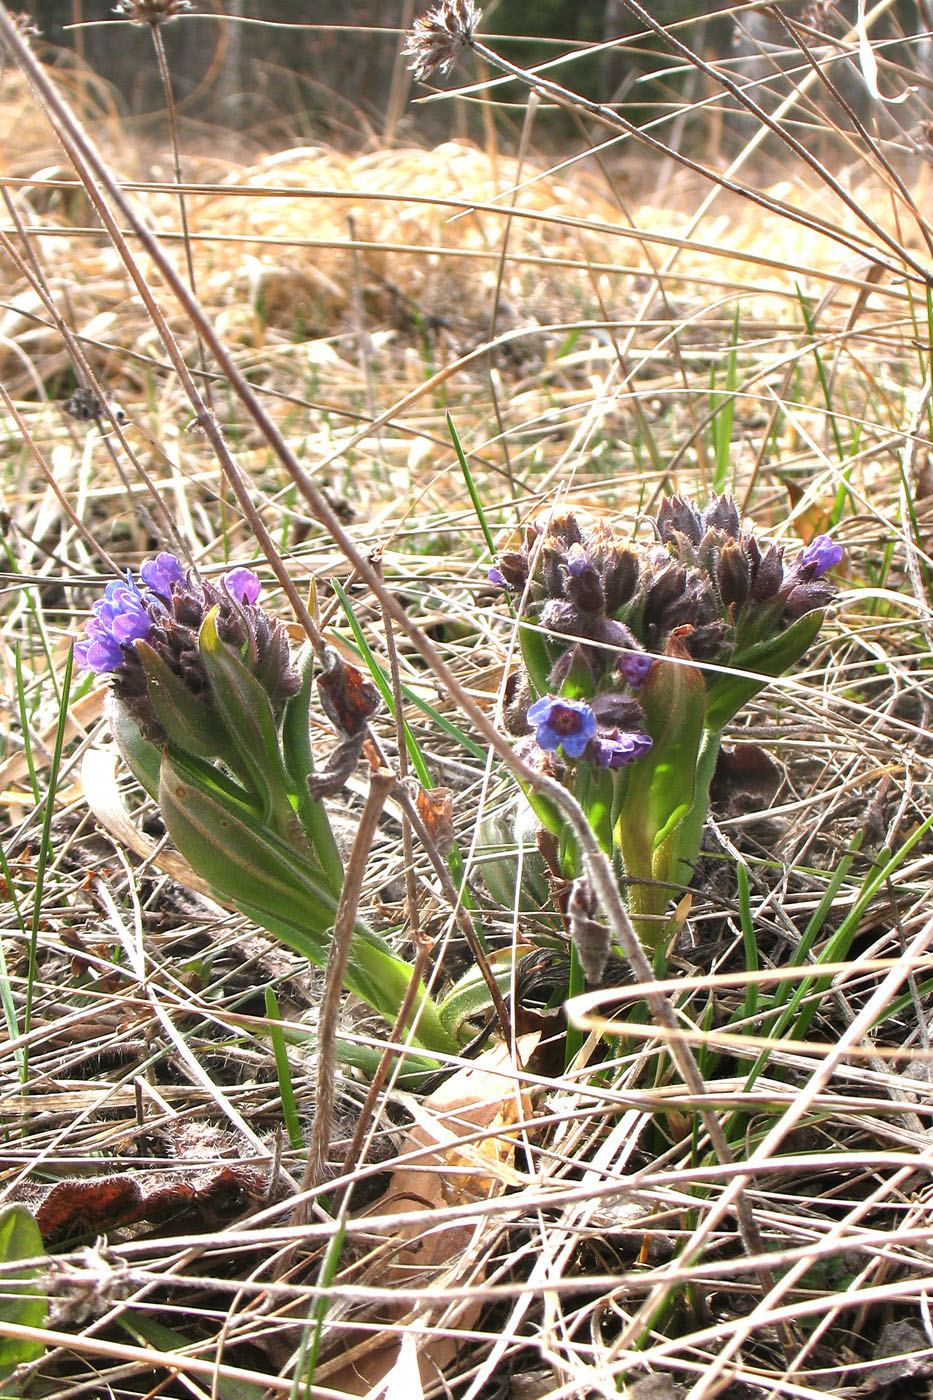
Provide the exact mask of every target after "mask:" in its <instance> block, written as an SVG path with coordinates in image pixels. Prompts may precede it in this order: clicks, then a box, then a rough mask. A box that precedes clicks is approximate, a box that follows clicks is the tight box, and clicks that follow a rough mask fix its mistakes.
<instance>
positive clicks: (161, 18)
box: [113, 0, 194, 27]
mask: <svg viewBox="0 0 933 1400" xmlns="http://www.w3.org/2000/svg"><path fill="white" fill-rule="evenodd" d="M113 8H114V14H118V15H125V16H126V18H127V19H128V20H129V21H130V23H131V24H151V25H152V26H153V27H155V26H156V25H159V24H165V23H166V22H167V21H168V20H170V19H175V18H177V16H178V15H180V14H181V12H182V11H183V10H191V9H193V8H194V6H193V5H192V3H191V0H118V3H117V4H116V5H114V7H113Z"/></svg>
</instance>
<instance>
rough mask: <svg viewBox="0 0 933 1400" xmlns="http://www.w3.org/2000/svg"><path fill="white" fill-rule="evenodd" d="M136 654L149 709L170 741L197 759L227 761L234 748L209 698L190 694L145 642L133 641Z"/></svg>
mask: <svg viewBox="0 0 933 1400" xmlns="http://www.w3.org/2000/svg"><path fill="white" fill-rule="evenodd" d="M136 655H137V656H138V657H139V659H140V661H141V662H142V667H143V670H144V671H145V673H146V681H147V685H148V696H149V700H150V702H151V704H152V708H153V709H154V710H155V712H156V716H157V717H158V720H159V723H160V724H161V726H162V728H163V729H164V730H165V733H166V737H167V738H168V740H169V742H170V743H171V744H174V745H175V747H176V748H179V749H182V750H183V751H184V752H185V753H192V754H195V755H197V757H198V758H220V759H223V760H224V762H228V761H229V759H230V756H231V751H232V748H233V744H232V741H231V736H230V734H229V732H228V730H227V727H226V725H225V724H224V721H223V719H222V717H221V716H220V714H218V712H217V711H216V710H215V709H214V707H213V706H212V705H211V704H210V703H209V701H208V700H207V699H205V698H200V697H198V696H197V695H194V694H192V692H191V691H190V690H189V689H188V687H187V686H186V685H185V683H184V681H183V680H181V679H180V677H178V676H176V675H175V673H174V671H172V670H171V668H170V667H169V666H167V665H166V664H165V662H164V661H163V659H162V657H161V656H160V655H159V653H158V652H157V651H155V650H154V648H153V647H151V646H150V645H149V643H148V642H145V641H138V642H136Z"/></svg>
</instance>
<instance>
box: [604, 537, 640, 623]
mask: <svg viewBox="0 0 933 1400" xmlns="http://www.w3.org/2000/svg"><path fill="white" fill-rule="evenodd" d="M602 576H603V593H604V594H605V598H606V612H607V613H609V615H610V617H611V616H612V614H613V613H615V612H617V611H618V609H619V608H621V607H622V606H623V605H624V604H625V603H627V602H628V601H629V599H630V598H631V596H632V594H633V593H634V592H635V585H636V584H637V583H638V562H637V560H636V558H635V555H634V554H633V553H632V551H631V550H630V549H627V548H621V549H619V548H616V549H612V550H611V551H610V552H609V553H608V554H607V556H606V560H605V563H604V564H603V568H602Z"/></svg>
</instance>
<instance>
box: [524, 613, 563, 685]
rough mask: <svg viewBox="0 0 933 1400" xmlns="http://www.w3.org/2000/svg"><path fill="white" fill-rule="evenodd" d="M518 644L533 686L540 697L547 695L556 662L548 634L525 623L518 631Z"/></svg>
mask: <svg viewBox="0 0 933 1400" xmlns="http://www.w3.org/2000/svg"><path fill="white" fill-rule="evenodd" d="M518 643H519V646H520V647H521V651H522V660H523V661H524V663H525V670H526V671H527V672H528V676H529V678H530V680H531V684H532V685H533V686H534V689H535V690H536V691H537V693H538V695H547V694H548V690H549V683H550V676H551V672H552V670H553V669H554V661H555V658H554V657H552V656H551V652H550V648H549V647H548V644H547V634H546V633H544V632H542V631H541V629H540V628H539V627H529V626H528V625H527V624H526V623H524V622H523V623H521V624H520V626H519V629H518Z"/></svg>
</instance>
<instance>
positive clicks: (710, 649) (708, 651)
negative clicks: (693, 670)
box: [686, 622, 733, 665]
mask: <svg viewBox="0 0 933 1400" xmlns="http://www.w3.org/2000/svg"><path fill="white" fill-rule="evenodd" d="M727 631H728V628H727V626H726V624H725V623H724V622H707V623H705V624H704V625H703V626H702V627H694V629H693V631H692V632H691V633H690V635H689V637H688V638H687V641H686V646H687V651H688V652H689V654H690V656H691V658H692V659H693V660H694V661H717V662H719V663H720V665H723V664H725V662H727V661H728V659H729V657H730V656H731V654H732V650H733V647H732V643H731V642H727V641H726V633H727Z"/></svg>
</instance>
